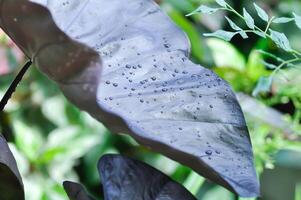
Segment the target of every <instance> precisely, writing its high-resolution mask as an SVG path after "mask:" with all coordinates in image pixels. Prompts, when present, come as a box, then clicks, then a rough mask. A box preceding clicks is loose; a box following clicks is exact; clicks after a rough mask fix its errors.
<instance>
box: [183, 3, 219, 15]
mask: <svg viewBox="0 0 301 200" xmlns="http://www.w3.org/2000/svg"><path fill="white" fill-rule="evenodd" d="M218 10H220V8H211V7H208V6H205V5H201V6H200V7H198V8H197V9H196V10H194V11H193V12H191V13H189V14H188V15H186V16H190V15H194V14H197V13H202V14H209V15H210V14H213V13H215V12H217V11H218Z"/></svg>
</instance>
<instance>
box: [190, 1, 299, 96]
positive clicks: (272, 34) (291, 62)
mask: <svg viewBox="0 0 301 200" xmlns="http://www.w3.org/2000/svg"><path fill="white" fill-rule="evenodd" d="M216 4H217V6H215V7H209V6H206V5H201V6H200V7H199V8H197V9H196V10H195V11H193V12H192V13H190V14H188V15H187V16H190V15H194V14H198V13H202V14H214V13H216V12H217V11H227V12H229V13H231V14H234V15H235V16H237V17H239V18H240V19H242V20H243V21H244V22H245V24H246V27H248V28H247V29H242V28H241V27H239V26H238V25H237V24H236V23H235V22H234V21H233V20H231V19H230V18H229V17H227V16H225V19H226V20H227V21H228V23H229V25H230V27H231V28H232V31H225V30H217V31H215V32H214V33H205V34H204V36H206V37H217V38H220V39H223V40H225V41H231V39H232V38H233V37H234V36H235V35H240V36H241V37H242V38H243V39H248V34H255V35H258V36H259V37H262V38H264V39H267V40H272V41H273V42H274V43H275V44H276V45H277V47H278V48H279V49H281V50H283V51H284V52H286V53H287V54H288V55H289V56H290V58H289V59H287V58H285V59H284V58H280V57H278V56H276V55H274V54H272V53H270V52H266V51H263V50H258V52H260V53H261V54H263V55H264V56H267V57H269V58H270V59H273V60H274V62H275V63H277V64H274V63H270V62H266V61H263V63H264V64H265V66H266V67H267V68H268V69H271V70H273V73H272V74H271V75H270V76H268V77H261V78H260V80H259V81H258V84H257V87H256V88H255V89H254V91H253V95H254V96H256V95H258V94H259V93H260V92H267V91H269V90H270V88H271V85H272V81H273V78H274V76H275V74H276V73H278V72H279V71H280V70H281V69H283V68H285V67H297V65H298V64H300V63H301V52H299V51H297V50H295V49H293V48H292V47H291V44H290V42H289V40H288V38H287V36H286V35H285V34H284V33H281V32H278V31H275V30H274V29H273V24H286V23H292V22H294V23H295V24H296V26H297V27H298V28H299V29H301V16H299V15H298V14H296V13H292V17H275V16H270V15H269V14H268V13H267V12H266V11H265V10H264V9H263V8H261V7H260V6H258V5H257V4H256V3H254V9H255V11H256V12H257V15H258V16H259V18H260V19H261V20H263V21H264V22H265V23H266V27H265V28H264V29H263V28H260V27H258V26H257V25H256V23H255V20H254V18H253V17H252V16H251V14H249V12H248V11H247V9H246V8H243V11H242V12H241V13H240V12H238V11H237V10H235V9H234V8H233V7H232V6H231V5H230V4H229V3H228V2H226V1H225V0H216Z"/></svg>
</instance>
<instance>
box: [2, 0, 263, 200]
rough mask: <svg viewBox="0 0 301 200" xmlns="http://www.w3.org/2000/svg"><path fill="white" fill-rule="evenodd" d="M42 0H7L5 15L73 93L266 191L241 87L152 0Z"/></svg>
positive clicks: (240, 183)
mask: <svg viewBox="0 0 301 200" xmlns="http://www.w3.org/2000/svg"><path fill="white" fill-rule="evenodd" d="M34 2H37V3H39V4H40V5H37V4H34V3H30V2H29V1H22V0H14V1H8V0H2V11H3V13H2V16H3V17H2V18H1V20H0V24H2V27H4V30H5V31H6V32H7V33H8V34H9V35H10V36H11V37H12V38H13V39H14V40H15V41H16V43H17V44H18V45H19V46H20V47H22V49H23V50H24V51H25V52H26V53H27V55H29V56H30V57H32V58H33V59H34V62H35V63H36V65H37V66H38V67H39V68H40V69H41V70H42V71H43V72H45V73H46V74H47V75H48V76H49V77H50V78H52V79H53V80H55V81H57V82H58V84H59V85H60V87H61V88H62V90H63V92H64V94H65V95H66V96H67V97H68V98H69V99H70V100H71V101H72V102H73V103H75V104H76V105H77V106H79V107H80V108H82V109H83V110H86V111H88V112H89V113H90V114H91V115H93V116H94V117H95V118H97V119H98V120H100V121H101V122H103V123H104V124H105V125H106V126H107V127H108V128H110V129H111V130H112V131H114V132H123V133H127V134H129V135H131V136H132V137H134V138H135V139H136V140H137V141H138V142H139V143H140V144H142V145H146V146H148V147H150V148H152V149H153V150H155V151H158V152H160V153H162V154H164V155H167V156H169V157H170V158H172V159H174V160H177V161H179V162H181V163H183V164H185V165H187V166H189V167H191V168H192V169H194V170H195V171H197V172H198V173H199V174H201V175H203V176H205V177H206V178H208V179H210V180H212V181H214V182H216V183H218V184H220V185H223V186H224V187H226V188H228V189H229V190H231V191H234V192H236V193H238V194H239V195H241V196H244V197H254V196H258V194H259V184H258V180H257V177H256V172H255V169H254V166H253V165H254V164H253V154H252V147H251V142H250V138H249V134H248V129H247V127H246V123H245V120H244V117H243V114H242V112H241V108H240V106H239V104H238V102H237V100H236V97H235V95H234V94H233V92H232V91H231V89H230V87H229V85H228V83H226V82H225V81H223V80H221V79H220V78H219V77H217V76H216V75H215V74H214V73H213V72H212V71H210V70H208V69H205V68H203V67H201V66H199V65H196V64H194V63H192V62H191V61H190V60H189V58H188V56H189V49H190V46H189V42H188V40H187V37H186V35H185V34H184V33H183V31H182V30H180V29H179V28H178V27H176V26H175V25H174V24H173V23H172V22H171V20H170V19H169V18H168V17H167V16H166V15H165V14H164V13H163V12H162V11H161V10H160V8H159V7H158V6H157V5H156V4H155V3H154V2H153V1H152V0H131V1H130V0H110V1H107V0H90V1H89V0H81V1H56V0H48V1H46V0H35V1H34ZM48 10H49V11H50V13H51V14H52V17H53V18H52V17H51V15H50V13H49V12H48ZM57 26H58V27H59V28H58V27H57ZM92 48H93V49H94V50H92ZM76 52H77V53H76ZM75 55H77V56H75ZM99 57H102V60H103V66H102V73H101V70H100V69H101V66H100V58H99ZM98 81H100V82H98Z"/></svg>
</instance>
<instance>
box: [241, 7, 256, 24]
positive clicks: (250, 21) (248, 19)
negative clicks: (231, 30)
mask: <svg viewBox="0 0 301 200" xmlns="http://www.w3.org/2000/svg"><path fill="white" fill-rule="evenodd" d="M243 12H244V18H245V20H246V24H247V26H248V27H249V28H250V29H254V28H255V23H254V19H253V17H252V16H251V15H250V14H249V13H248V11H247V10H246V9H245V8H244V11H243Z"/></svg>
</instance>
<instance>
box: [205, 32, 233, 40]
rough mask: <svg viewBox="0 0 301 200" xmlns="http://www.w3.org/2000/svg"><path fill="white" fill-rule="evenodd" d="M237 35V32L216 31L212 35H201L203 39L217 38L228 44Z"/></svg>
mask: <svg viewBox="0 0 301 200" xmlns="http://www.w3.org/2000/svg"><path fill="white" fill-rule="evenodd" d="M237 33H238V32H229V31H223V30H218V31H215V32H214V33H204V34H203V35H204V36H205V37H217V38H219V39H222V40H225V41H227V42H229V41H230V40H231V39H232V38H233V37H234V36H235V35H236V34H237Z"/></svg>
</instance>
